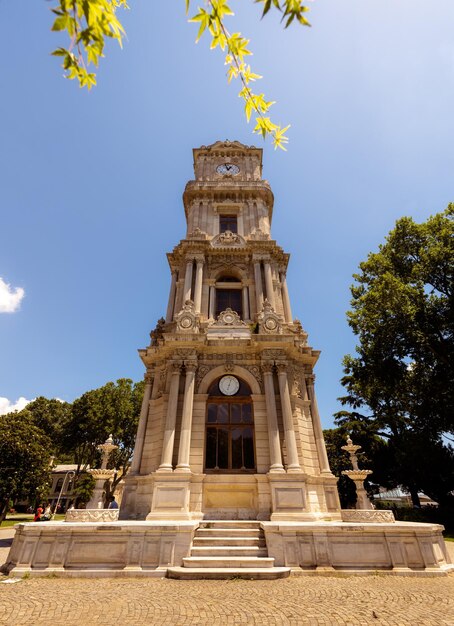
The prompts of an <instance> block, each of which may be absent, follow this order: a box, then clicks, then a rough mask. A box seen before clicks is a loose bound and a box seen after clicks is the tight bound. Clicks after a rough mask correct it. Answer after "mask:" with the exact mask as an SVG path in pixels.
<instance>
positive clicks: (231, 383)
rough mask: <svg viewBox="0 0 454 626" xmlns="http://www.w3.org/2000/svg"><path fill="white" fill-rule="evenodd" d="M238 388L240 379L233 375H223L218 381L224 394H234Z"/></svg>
mask: <svg viewBox="0 0 454 626" xmlns="http://www.w3.org/2000/svg"><path fill="white" fill-rule="evenodd" d="M239 388H240V381H239V380H238V378H235V376H223V377H222V378H221V380H220V381H219V389H220V391H221V393H223V394H224V395H225V396H234V395H235V394H236V392H237V391H238V389H239Z"/></svg>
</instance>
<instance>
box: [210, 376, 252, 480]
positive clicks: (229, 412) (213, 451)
mask: <svg viewBox="0 0 454 626" xmlns="http://www.w3.org/2000/svg"><path fill="white" fill-rule="evenodd" d="M255 470H256V458H255V445H254V416H253V405H252V398H251V389H250V387H249V385H248V384H247V383H246V382H245V381H244V380H241V379H240V378H237V377H236V376H234V375H231V374H228V375H224V376H220V377H219V378H217V379H216V380H215V381H214V382H213V383H212V384H211V385H210V387H209V390H208V400H207V408H206V420H205V472H206V473H227V474H228V473H240V472H246V473H248V472H249V473H254V472H255Z"/></svg>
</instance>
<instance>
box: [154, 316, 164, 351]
mask: <svg viewBox="0 0 454 626" xmlns="http://www.w3.org/2000/svg"><path fill="white" fill-rule="evenodd" d="M165 323H166V321H165V319H164V318H163V317H161V318H160V319H159V320H158V321H157V324H156V327H155V328H154V330H152V331H151V332H150V339H151V342H150V346H157V345H158V343H159V340H160V339H163V336H164V326H165Z"/></svg>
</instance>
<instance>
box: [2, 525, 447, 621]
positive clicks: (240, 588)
mask: <svg viewBox="0 0 454 626" xmlns="http://www.w3.org/2000/svg"><path fill="white" fill-rule="evenodd" d="M8 534H9V535H11V534H12V533H11V532H7V531H0V545H1V543H2V541H7V539H6V537H5V535H8ZM452 546H454V544H451V545H450V549H452ZM5 551H6V550H5ZM3 555H4V552H3V550H2V549H1V548H0V561H3V560H5V559H4V558H3V559H2V556H3ZM0 624H8V626H19V625H20V626H22V625H23V624H33V625H35V624H46V625H48V624H55V625H56V626H81V625H83V626H85V625H88V626H91V625H93V626H94V625H109V626H111V625H112V624H119V625H121V626H129V625H131V626H132V625H140V626H147V625H152V626H193V625H196V624H197V625H207V626H208V625H209V626H219V625H222V626H229V625H233V624H246V625H257V626H259V625H260V626H268V625H269V626H271V625H273V626H284V625H289V626H300V625H301V626H303V625H310V626H331V625H332V626H360V625H361V626H364V625H369V624H371V625H374V626H454V574H451V575H449V576H447V577H443V578H417V577H411V576H410V577H391V576H370V577H351V578H336V577H334V576H332V577H324V578H289V579H284V580H277V581H261V582H257V581H241V580H229V581H215V580H213V581H174V580H167V579H148V580H125V579H118V580H115V579H93V580H88V579H75V580H69V579H66V580H65V579H55V578H43V579H28V580H22V581H20V582H18V583H14V584H5V583H3V584H1V583H0Z"/></svg>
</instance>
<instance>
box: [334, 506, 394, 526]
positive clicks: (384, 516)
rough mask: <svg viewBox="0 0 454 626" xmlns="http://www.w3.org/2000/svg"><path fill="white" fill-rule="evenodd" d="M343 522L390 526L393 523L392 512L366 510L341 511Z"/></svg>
mask: <svg viewBox="0 0 454 626" xmlns="http://www.w3.org/2000/svg"><path fill="white" fill-rule="evenodd" d="M341 515H342V521H343V522H361V523H362V522H366V523H367V522H369V523H370V524H390V523H393V522H395V521H396V520H395V518H394V513H393V512H392V511H369V510H367V509H365V510H362V509H342V510H341Z"/></svg>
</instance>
